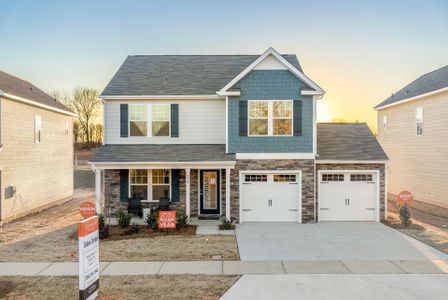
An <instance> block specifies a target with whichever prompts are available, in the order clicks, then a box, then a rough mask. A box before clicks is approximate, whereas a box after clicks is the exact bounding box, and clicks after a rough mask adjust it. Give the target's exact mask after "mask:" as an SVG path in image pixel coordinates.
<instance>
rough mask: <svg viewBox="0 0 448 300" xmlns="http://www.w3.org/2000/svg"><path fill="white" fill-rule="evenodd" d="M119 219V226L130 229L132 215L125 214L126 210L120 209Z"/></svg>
mask: <svg viewBox="0 0 448 300" xmlns="http://www.w3.org/2000/svg"><path fill="white" fill-rule="evenodd" d="M117 217H118V226H120V227H121V228H125V227H128V226H129V224H131V219H132V214H130V213H127V212H125V211H124V210H122V209H120V210H119V211H118V212H117Z"/></svg>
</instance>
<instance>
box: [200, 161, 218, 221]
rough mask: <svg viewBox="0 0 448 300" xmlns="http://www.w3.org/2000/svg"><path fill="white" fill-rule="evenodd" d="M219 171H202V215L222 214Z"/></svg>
mask: <svg viewBox="0 0 448 300" xmlns="http://www.w3.org/2000/svg"><path fill="white" fill-rule="evenodd" d="M219 196H220V190H219V171H217V170H213V171H211V170H202V171H201V186H200V200H199V202H200V214H201V215H207V214H209V215H218V214H219V213H220V211H219V207H220V197H219Z"/></svg>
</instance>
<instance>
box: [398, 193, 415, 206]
mask: <svg viewBox="0 0 448 300" xmlns="http://www.w3.org/2000/svg"><path fill="white" fill-rule="evenodd" d="M397 202H398V204H400V205H408V206H409V205H411V204H412V203H413V202H414V196H413V195H412V193H411V192H408V191H403V192H401V193H400V194H398V196H397Z"/></svg>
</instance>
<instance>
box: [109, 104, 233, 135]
mask: <svg viewBox="0 0 448 300" xmlns="http://www.w3.org/2000/svg"><path fill="white" fill-rule="evenodd" d="M120 103H125V102H113V101H106V102H105V104H104V114H105V122H106V124H105V127H104V128H105V135H106V141H107V143H108V144H225V142H226V136H225V135H226V129H225V126H226V125H225V100H176V101H174V100H173V101H128V102H126V103H148V104H150V103H154V104H160V103H166V104H168V103H169V104H179V124H178V126H179V137H176V138H172V137H126V138H120Z"/></svg>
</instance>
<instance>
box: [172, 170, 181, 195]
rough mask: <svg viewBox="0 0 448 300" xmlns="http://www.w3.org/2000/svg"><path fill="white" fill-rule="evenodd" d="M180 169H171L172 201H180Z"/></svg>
mask: <svg viewBox="0 0 448 300" xmlns="http://www.w3.org/2000/svg"><path fill="white" fill-rule="evenodd" d="M179 200H180V197H179V170H176V169H172V170H171V202H179Z"/></svg>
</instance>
